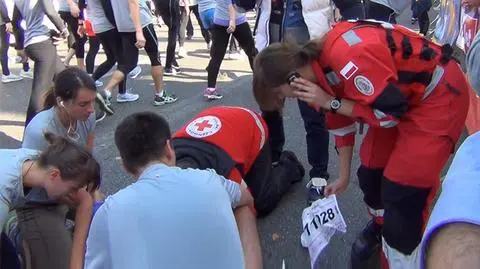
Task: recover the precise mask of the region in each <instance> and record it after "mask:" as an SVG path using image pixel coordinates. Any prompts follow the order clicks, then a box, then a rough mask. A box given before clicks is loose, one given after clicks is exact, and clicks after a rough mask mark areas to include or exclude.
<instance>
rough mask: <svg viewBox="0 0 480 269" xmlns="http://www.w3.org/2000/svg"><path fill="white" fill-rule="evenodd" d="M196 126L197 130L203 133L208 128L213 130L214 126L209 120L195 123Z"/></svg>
mask: <svg viewBox="0 0 480 269" xmlns="http://www.w3.org/2000/svg"><path fill="white" fill-rule="evenodd" d="M195 126H197V130H198V131H200V132H202V131H204V130H205V129H206V128H212V127H213V125H212V124H210V123H209V121H208V120H204V121H202V122H197V123H195Z"/></svg>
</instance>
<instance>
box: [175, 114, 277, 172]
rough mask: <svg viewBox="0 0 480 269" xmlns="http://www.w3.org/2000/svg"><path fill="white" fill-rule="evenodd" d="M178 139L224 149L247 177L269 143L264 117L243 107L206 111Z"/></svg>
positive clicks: (184, 129)
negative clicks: (195, 140) (194, 140)
mask: <svg viewBox="0 0 480 269" xmlns="http://www.w3.org/2000/svg"><path fill="white" fill-rule="evenodd" d="M173 137H174V138H189V139H199V140H202V141H205V142H208V143H211V144H214V145H216V146H217V147H219V148H221V149H223V150H224V151H225V152H226V153H227V154H228V155H230V157H231V158H232V159H233V160H234V161H235V162H236V163H237V167H238V166H241V167H243V171H240V173H243V175H245V174H247V173H248V171H249V170H250V168H251V167H252V165H253V163H254V162H255V159H256V158H257V156H258V154H259V152H260V150H261V149H262V148H263V146H264V145H265V143H266V142H267V140H268V129H267V125H266V123H265V122H264V120H263V119H262V117H261V116H260V115H259V114H258V113H256V112H253V111H251V110H249V109H246V108H242V107H229V106H216V107H211V108H207V109H205V110H203V111H202V112H200V113H199V114H198V115H196V116H195V117H194V118H193V119H192V120H190V121H189V122H188V123H187V124H185V125H184V126H183V127H182V128H181V129H180V130H179V131H177V132H176V133H175V134H174V135H173Z"/></svg>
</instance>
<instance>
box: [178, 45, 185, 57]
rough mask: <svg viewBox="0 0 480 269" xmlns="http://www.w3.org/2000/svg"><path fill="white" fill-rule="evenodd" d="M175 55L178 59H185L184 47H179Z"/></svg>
mask: <svg viewBox="0 0 480 269" xmlns="http://www.w3.org/2000/svg"><path fill="white" fill-rule="evenodd" d="M177 55H178V57H179V58H185V57H187V51H186V50H185V48H184V47H179V48H178V52H177Z"/></svg>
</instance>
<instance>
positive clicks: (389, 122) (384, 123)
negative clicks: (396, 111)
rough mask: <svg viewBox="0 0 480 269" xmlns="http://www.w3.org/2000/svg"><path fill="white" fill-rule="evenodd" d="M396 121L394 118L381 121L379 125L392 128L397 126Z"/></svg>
mask: <svg viewBox="0 0 480 269" xmlns="http://www.w3.org/2000/svg"><path fill="white" fill-rule="evenodd" d="M397 124H398V122H397V121H394V120H386V121H381V122H380V126H381V127H383V128H392V127H395V126H397Z"/></svg>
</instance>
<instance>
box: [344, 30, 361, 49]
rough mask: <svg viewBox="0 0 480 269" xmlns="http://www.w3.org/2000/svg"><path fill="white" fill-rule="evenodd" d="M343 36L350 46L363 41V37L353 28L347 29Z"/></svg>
mask: <svg viewBox="0 0 480 269" xmlns="http://www.w3.org/2000/svg"><path fill="white" fill-rule="evenodd" d="M342 38H343V40H345V42H346V43H347V44H348V46H350V47H351V46H353V45H356V44H358V43H361V42H362V39H361V38H360V37H359V36H358V35H357V34H356V33H355V31H353V30H350V31H347V32H345V33H344V34H342Z"/></svg>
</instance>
